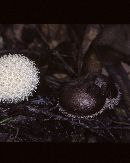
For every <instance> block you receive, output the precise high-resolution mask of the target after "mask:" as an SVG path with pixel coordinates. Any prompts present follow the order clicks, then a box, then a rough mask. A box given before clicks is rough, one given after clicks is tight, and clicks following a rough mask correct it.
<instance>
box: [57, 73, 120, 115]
mask: <svg viewBox="0 0 130 163" xmlns="http://www.w3.org/2000/svg"><path fill="white" fill-rule="evenodd" d="M120 98H121V93H120V89H119V86H118V84H116V83H114V82H113V81H112V79H110V78H108V77H106V76H104V75H101V74H88V75H87V76H86V77H85V78H82V79H77V80H73V81H71V82H70V83H68V84H66V85H65V86H64V87H63V88H62V90H61V92H60V105H61V109H60V111H61V112H62V113H63V114H65V115H67V116H68V117H73V118H75V117H78V118H93V117H95V116H97V115H99V114H101V113H102V112H103V111H104V110H105V109H114V106H115V105H118V103H119V101H120Z"/></svg>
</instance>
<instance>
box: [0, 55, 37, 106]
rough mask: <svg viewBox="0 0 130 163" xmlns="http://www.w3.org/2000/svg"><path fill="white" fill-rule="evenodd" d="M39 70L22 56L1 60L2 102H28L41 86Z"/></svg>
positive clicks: (0, 89)
mask: <svg viewBox="0 0 130 163" xmlns="http://www.w3.org/2000/svg"><path fill="white" fill-rule="evenodd" d="M38 74H39V70H38V68H36V65H35V63H34V62H33V61H31V60H29V59H28V58H27V57H25V56H23V55H22V54H10V53H9V54H8V55H3V56H2V57H1V58H0V102H3V103H18V102H21V101H24V100H25V99H26V100H28V97H29V96H32V94H33V92H35V91H36V89H37V86H38V84H39V75H38Z"/></svg>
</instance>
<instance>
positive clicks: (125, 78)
mask: <svg viewBox="0 0 130 163" xmlns="http://www.w3.org/2000/svg"><path fill="white" fill-rule="evenodd" d="M129 43H130V25H125V24H124V25H120V24H118V25H103V24H73V25H72V24H68V25H66V24H38V25H37V24H6V25H2V24H1V25H0V56H3V55H4V54H8V53H11V54H23V55H25V56H27V57H28V58H29V59H31V60H33V61H35V63H36V65H37V67H38V68H39V70H40V85H39V86H38V90H37V92H36V93H35V94H34V96H33V97H30V98H29V100H28V101H23V102H21V103H18V104H2V103H1V104H0V142H86V143H96V142H113V143H118V142H124V143H127V142H130V81H129V80H130V77H129V76H130V75H129V74H130V67H129V64H130V46H129ZM93 51H94V52H95V53H96V56H95V55H94V57H93V58H94V59H92V58H91V56H92V55H93V54H94V52H93ZM96 71H97V72H98V73H103V74H105V75H108V76H110V77H111V78H112V79H113V80H114V81H116V82H118V84H119V85H120V88H121V91H122V94H123V95H122V100H121V101H120V104H119V105H118V106H116V107H115V108H114V109H113V110H106V111H104V112H103V113H102V114H101V115H100V116H97V117H95V118H94V119H89V120H79V119H71V118H67V117H66V116H64V115H63V114H62V113H60V112H59V108H58V105H57V103H58V102H57V99H58V97H59V96H60V93H59V92H60V90H61V88H62V87H63V86H64V84H65V83H66V82H69V81H71V80H72V79H78V78H79V77H83V76H85V75H87V73H93V72H96ZM97 72H96V73H97Z"/></svg>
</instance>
